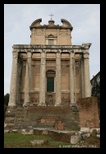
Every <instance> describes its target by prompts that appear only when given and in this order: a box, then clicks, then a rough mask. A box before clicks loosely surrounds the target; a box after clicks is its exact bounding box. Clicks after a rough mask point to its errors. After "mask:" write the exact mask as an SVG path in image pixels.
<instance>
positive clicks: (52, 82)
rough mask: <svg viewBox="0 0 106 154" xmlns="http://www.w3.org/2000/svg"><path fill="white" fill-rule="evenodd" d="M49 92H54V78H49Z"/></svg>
mask: <svg viewBox="0 0 106 154" xmlns="http://www.w3.org/2000/svg"><path fill="white" fill-rule="evenodd" d="M47 92H54V77H48V78H47Z"/></svg>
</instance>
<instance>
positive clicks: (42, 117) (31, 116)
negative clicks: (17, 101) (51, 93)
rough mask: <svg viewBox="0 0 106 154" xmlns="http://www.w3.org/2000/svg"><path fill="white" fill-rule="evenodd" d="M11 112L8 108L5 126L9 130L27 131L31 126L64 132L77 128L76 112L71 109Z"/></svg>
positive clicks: (20, 109) (43, 107)
mask: <svg viewBox="0 0 106 154" xmlns="http://www.w3.org/2000/svg"><path fill="white" fill-rule="evenodd" d="M13 110H14V112H13V111H12V110H10V109H9V108H8V111H7V112H6V118H5V124H6V127H7V128H9V129H13V128H16V129H23V128H25V129H27V128H28V127H29V126H31V127H34V128H36V127H37V128H53V129H59V130H62V129H64V130H65V129H73V128H76V127H77V128H78V126H79V121H78V112H75V111H72V108H71V107H64V106H55V107H53V106H32V107H29V108H27V109H25V108H16V109H13ZM13 113H14V114H13Z"/></svg>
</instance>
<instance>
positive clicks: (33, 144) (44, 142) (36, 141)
mask: <svg viewBox="0 0 106 154" xmlns="http://www.w3.org/2000/svg"><path fill="white" fill-rule="evenodd" d="M30 143H31V144H32V146H35V145H43V144H47V143H48V140H33V141H30Z"/></svg>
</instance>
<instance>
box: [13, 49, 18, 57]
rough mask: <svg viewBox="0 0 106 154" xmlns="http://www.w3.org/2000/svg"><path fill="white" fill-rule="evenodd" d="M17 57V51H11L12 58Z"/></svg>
mask: <svg viewBox="0 0 106 154" xmlns="http://www.w3.org/2000/svg"><path fill="white" fill-rule="evenodd" d="M17 57H18V52H17V50H14V51H13V58H17Z"/></svg>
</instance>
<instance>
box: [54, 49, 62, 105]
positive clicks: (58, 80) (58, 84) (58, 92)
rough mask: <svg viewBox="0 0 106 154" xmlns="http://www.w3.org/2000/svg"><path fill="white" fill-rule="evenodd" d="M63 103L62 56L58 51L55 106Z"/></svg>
mask: <svg viewBox="0 0 106 154" xmlns="http://www.w3.org/2000/svg"><path fill="white" fill-rule="evenodd" d="M58 105H61V57H60V52H57V53H56V102H55V106H58Z"/></svg>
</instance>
